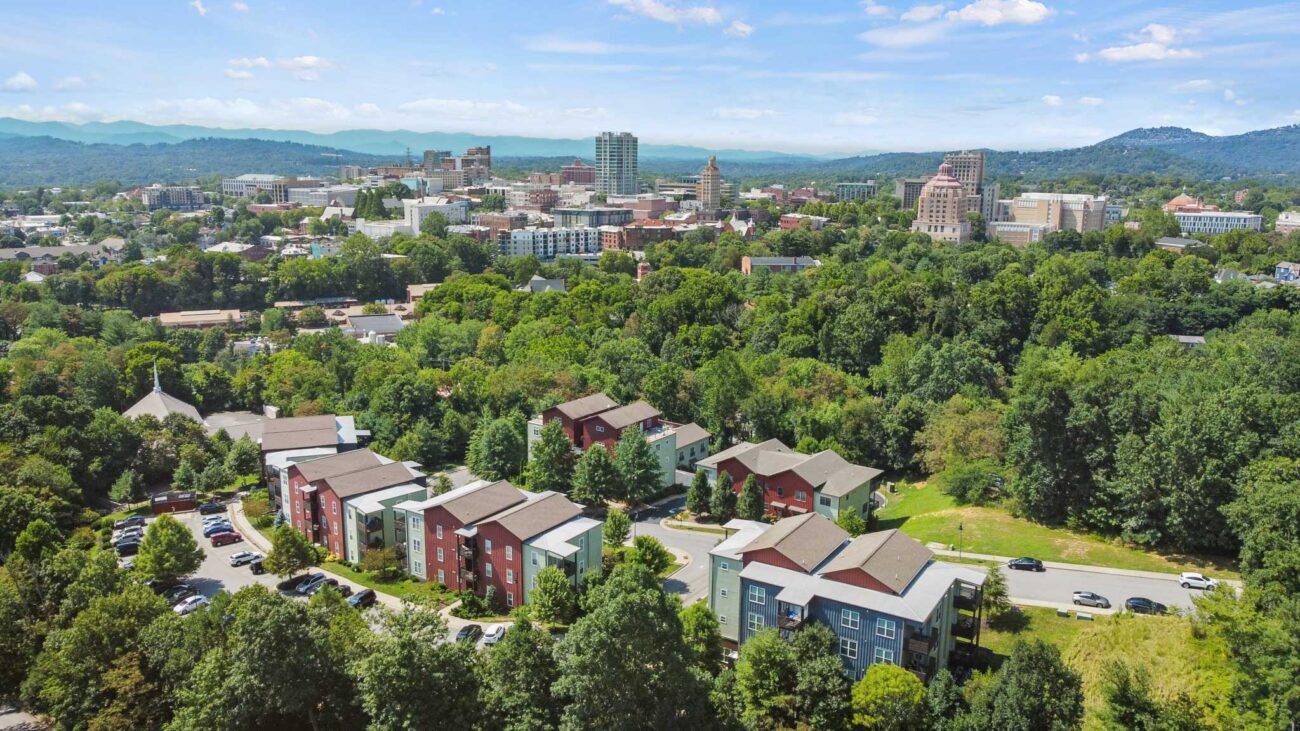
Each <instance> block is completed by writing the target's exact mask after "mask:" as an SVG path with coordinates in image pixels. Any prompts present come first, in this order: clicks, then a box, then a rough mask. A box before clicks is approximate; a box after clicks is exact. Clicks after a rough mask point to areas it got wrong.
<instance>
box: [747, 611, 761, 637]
mask: <svg viewBox="0 0 1300 731" xmlns="http://www.w3.org/2000/svg"><path fill="white" fill-rule="evenodd" d="M745 626H746V627H747V628H748V629H749V631H750V632H758V631H759V630H761V629H763V615H761V614H759V613H758V612H750V613H749V622H748V623H746V625H745Z"/></svg>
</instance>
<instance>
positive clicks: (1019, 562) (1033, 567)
mask: <svg viewBox="0 0 1300 731" xmlns="http://www.w3.org/2000/svg"><path fill="white" fill-rule="evenodd" d="M1007 568H1009V569H1016V570H1018V571H1043V570H1045V569H1044V568H1043V562H1042V561H1039V560H1038V559H1036V558H1029V557H1027V556H1024V557H1021V558H1013V559H1011V560H1010V561H1007Z"/></svg>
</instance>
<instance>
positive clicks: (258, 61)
mask: <svg viewBox="0 0 1300 731" xmlns="http://www.w3.org/2000/svg"><path fill="white" fill-rule="evenodd" d="M226 63H227V64H228V65H230V66H234V67H235V68H240V69H251V68H259V69H269V68H271V62H270V61H268V60H267V59H266V58H265V57H263V56H258V57H257V58H232V59H230V60H229V61H227V62H226Z"/></svg>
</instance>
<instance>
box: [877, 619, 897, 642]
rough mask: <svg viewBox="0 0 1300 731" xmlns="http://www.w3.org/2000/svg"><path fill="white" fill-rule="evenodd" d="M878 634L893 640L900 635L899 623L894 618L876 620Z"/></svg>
mask: <svg viewBox="0 0 1300 731" xmlns="http://www.w3.org/2000/svg"><path fill="white" fill-rule="evenodd" d="M876 636H877V637H884V638H885V639H887V640H892V639H894V638H895V637H897V636H898V624H897V623H896V622H894V620H892V619H877V620H876Z"/></svg>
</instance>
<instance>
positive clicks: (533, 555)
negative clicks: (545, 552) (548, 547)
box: [528, 552, 537, 566]
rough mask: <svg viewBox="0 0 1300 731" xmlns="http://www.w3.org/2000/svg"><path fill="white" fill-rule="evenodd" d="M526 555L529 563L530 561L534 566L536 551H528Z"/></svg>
mask: <svg viewBox="0 0 1300 731" xmlns="http://www.w3.org/2000/svg"><path fill="white" fill-rule="evenodd" d="M528 557H529V559H530V563H532V564H533V565H534V566H536V565H537V553H536V552H534V553H530V554H529V555H528Z"/></svg>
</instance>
